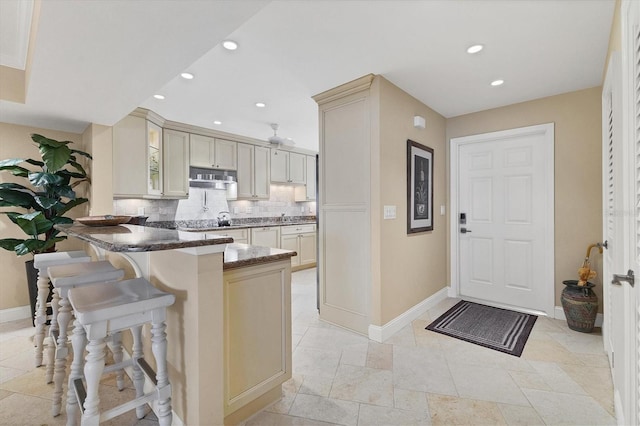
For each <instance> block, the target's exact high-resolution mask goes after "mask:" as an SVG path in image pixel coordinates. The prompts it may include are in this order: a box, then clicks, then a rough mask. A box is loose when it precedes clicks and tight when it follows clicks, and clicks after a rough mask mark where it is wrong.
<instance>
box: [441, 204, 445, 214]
mask: <svg viewBox="0 0 640 426" xmlns="http://www.w3.org/2000/svg"><path fill="white" fill-rule="evenodd" d="M444 215H445V208H444V204H441V205H440V216H444Z"/></svg>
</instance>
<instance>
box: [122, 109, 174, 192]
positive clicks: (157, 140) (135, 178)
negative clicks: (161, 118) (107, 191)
mask: <svg viewBox="0 0 640 426" xmlns="http://www.w3.org/2000/svg"><path fill="white" fill-rule="evenodd" d="M162 172H163V167H162V128H161V127H160V126H158V125H157V124H155V123H153V122H151V121H148V120H147V119H145V118H143V117H138V116H132V115H129V116H127V117H125V118H123V119H122V120H120V121H119V122H117V123H116V124H115V125H114V126H113V194H114V196H116V197H160V196H161V195H162Z"/></svg>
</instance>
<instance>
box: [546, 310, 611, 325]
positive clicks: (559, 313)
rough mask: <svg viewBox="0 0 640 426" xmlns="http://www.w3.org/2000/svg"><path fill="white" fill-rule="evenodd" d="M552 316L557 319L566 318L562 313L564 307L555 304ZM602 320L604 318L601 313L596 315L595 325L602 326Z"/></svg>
mask: <svg viewBox="0 0 640 426" xmlns="http://www.w3.org/2000/svg"><path fill="white" fill-rule="evenodd" d="M553 317H554V318H555V319H559V320H566V319H567V317H566V316H565V315H564V309H562V306H556V308H555V312H554V314H553ZM603 320H604V317H603V316H602V314H598V315H596V323H595V326H596V327H602V322H603Z"/></svg>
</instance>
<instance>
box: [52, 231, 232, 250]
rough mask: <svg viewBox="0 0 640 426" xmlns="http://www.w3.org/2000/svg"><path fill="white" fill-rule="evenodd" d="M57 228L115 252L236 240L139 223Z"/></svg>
mask: <svg viewBox="0 0 640 426" xmlns="http://www.w3.org/2000/svg"><path fill="white" fill-rule="evenodd" d="M56 229H57V230H59V231H61V232H64V233H65V234H67V235H69V236H70V237H76V238H79V239H81V240H83V241H86V242H88V243H91V244H94V245H95V246H97V247H99V248H101V249H104V250H108V251H112V252H143V251H158V250H174V249H182V248H190V247H203V246H211V245H217V244H228V243H232V242H233V238H230V237H224V236H220V235H216V234H215V233H207V234H202V233H200V234H196V233H193V232H183V231H177V230H173V229H162V228H150V227H146V226H138V225H118V226H85V225H56Z"/></svg>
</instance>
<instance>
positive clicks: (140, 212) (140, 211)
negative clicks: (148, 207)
mask: <svg viewBox="0 0 640 426" xmlns="http://www.w3.org/2000/svg"><path fill="white" fill-rule="evenodd" d="M138 216H144V207H138Z"/></svg>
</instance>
